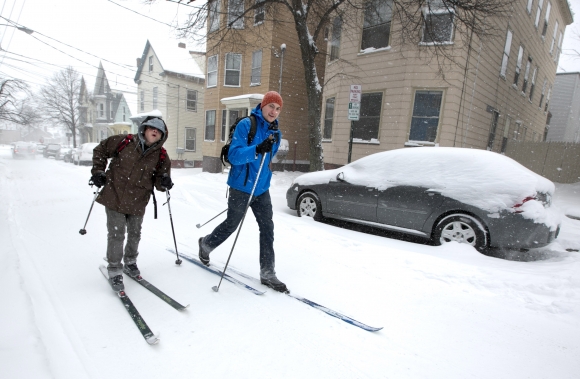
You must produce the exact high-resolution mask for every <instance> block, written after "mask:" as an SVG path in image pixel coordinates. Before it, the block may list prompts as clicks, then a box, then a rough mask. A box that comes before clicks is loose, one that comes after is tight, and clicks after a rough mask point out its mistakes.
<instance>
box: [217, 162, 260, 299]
mask: <svg viewBox="0 0 580 379" xmlns="http://www.w3.org/2000/svg"><path fill="white" fill-rule="evenodd" d="M266 155H268V154H263V155H262V162H260V168H259V169H258V174H257V175H256V180H255V181H254V186H253V187H252V192H251V193H250V198H249V199H248V204H246V209H245V210H244V216H243V217H242V221H241V222H240V227H239V228H238V233H236V239H235V240H234V245H233V246H232V250H231V251H230V255H229V256H228V260H227V262H226V265H225V266H224V269H223V271H222V275H221V277H220V282H219V284H218V285H217V286H213V287H212V288H211V289H212V290H214V291H215V292H218V291H219V290H220V286H221V284H222V280H223V278H224V274H225V273H226V269H227V268H228V264H229V263H230V258H231V257H232V253H233V252H234V248H235V247H236V242H237V241H238V237H239V236H240V231H241V230H242V225H244V219H245V218H246V214H247V213H248V208H249V207H250V203H251V202H252V197H253V196H254V190H255V189H256V185H257V184H258V179H259V178H260V173H261V172H262V167H263V166H264V161H265V160H266Z"/></svg>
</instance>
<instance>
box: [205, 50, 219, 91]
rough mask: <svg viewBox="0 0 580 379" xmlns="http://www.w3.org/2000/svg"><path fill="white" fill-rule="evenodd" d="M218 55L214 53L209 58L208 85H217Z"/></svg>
mask: <svg viewBox="0 0 580 379" xmlns="http://www.w3.org/2000/svg"><path fill="white" fill-rule="evenodd" d="M217 57H218V56H217V55H212V56H211V57H209V58H207V87H208V88H209V87H215V86H217V69H218V62H217Z"/></svg>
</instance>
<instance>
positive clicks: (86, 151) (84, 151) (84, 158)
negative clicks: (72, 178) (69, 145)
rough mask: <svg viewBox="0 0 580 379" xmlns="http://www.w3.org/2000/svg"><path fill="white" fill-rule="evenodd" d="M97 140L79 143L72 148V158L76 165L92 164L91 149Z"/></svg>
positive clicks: (95, 145)
mask: <svg viewBox="0 0 580 379" xmlns="http://www.w3.org/2000/svg"><path fill="white" fill-rule="evenodd" d="M97 145H98V143H97V142H87V143H83V144H82V145H80V146H79V147H78V148H76V149H74V150H73V153H72V160H73V163H74V164H76V165H81V164H87V163H88V164H92V163H93V149H94V148H95V147H97Z"/></svg>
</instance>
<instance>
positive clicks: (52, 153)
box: [42, 143, 62, 158]
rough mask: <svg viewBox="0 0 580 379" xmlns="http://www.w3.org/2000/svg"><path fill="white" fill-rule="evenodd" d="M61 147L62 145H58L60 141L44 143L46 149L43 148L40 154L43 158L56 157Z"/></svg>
mask: <svg viewBox="0 0 580 379" xmlns="http://www.w3.org/2000/svg"><path fill="white" fill-rule="evenodd" d="M61 147H62V146H61V145H60V143H49V144H48V145H46V149H44V152H43V153H42V156H43V157H45V158H48V157H56V154H58V152H59V150H60V149H61Z"/></svg>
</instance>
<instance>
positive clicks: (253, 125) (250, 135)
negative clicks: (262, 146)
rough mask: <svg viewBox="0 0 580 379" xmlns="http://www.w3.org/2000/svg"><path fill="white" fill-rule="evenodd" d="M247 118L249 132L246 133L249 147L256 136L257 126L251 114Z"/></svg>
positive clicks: (254, 117)
mask: <svg viewBox="0 0 580 379" xmlns="http://www.w3.org/2000/svg"><path fill="white" fill-rule="evenodd" d="M248 117H249V118H250V131H249V132H248V146H249V145H250V144H251V143H252V141H253V140H254V137H255V136H256V129H257V125H256V116H254V115H253V114H251V115H249V116H248Z"/></svg>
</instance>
